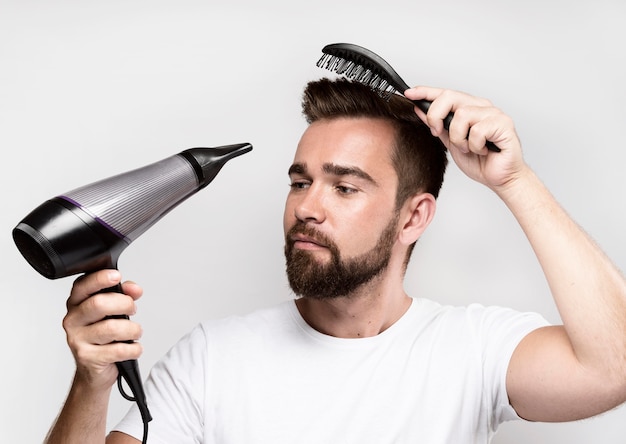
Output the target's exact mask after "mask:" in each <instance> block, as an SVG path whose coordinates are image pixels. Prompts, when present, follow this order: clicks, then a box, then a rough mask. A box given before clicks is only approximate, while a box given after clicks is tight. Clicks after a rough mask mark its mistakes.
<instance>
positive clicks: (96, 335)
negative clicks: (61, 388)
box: [63, 270, 143, 390]
mask: <svg viewBox="0 0 626 444" xmlns="http://www.w3.org/2000/svg"><path fill="white" fill-rule="evenodd" d="M120 280H121V275H120V273H119V271H117V270H101V271H98V272H95V273H91V274H88V275H85V276H81V277H80V278H78V279H77V280H76V281H75V282H74V285H73V287H72V291H71V293H70V297H69V298H68V300H67V315H66V316H65V318H64V319H63V328H64V329H65V332H66V333H67V342H68V344H69V346H70V349H71V350H72V354H73V355H74V359H75V360H76V377H77V378H79V379H80V380H81V381H82V383H83V384H86V385H88V386H90V388H91V389H92V390H107V389H109V388H110V387H111V385H112V384H113V383H114V382H115V380H116V379H117V367H116V366H115V362H119V361H125V360H128V359H138V358H139V356H140V355H141V352H142V347H141V344H140V343H138V342H132V343H127V342H124V341H137V340H138V339H139V338H140V337H141V333H142V330H141V326H140V325H139V324H137V323H135V322H133V321H131V320H128V319H124V318H121V319H120V318H117V319H105V318H106V317H107V316H113V315H128V316H131V315H133V314H135V312H136V306H135V301H136V300H137V299H139V298H140V297H141V294H142V293H143V290H142V289H141V287H140V286H139V285H137V284H135V283H133V282H125V283H124V284H122V290H123V292H124V294H121V293H114V292H107V293H101V291H102V289H104V288H111V287H114V286H116V285H117V284H119V283H120Z"/></svg>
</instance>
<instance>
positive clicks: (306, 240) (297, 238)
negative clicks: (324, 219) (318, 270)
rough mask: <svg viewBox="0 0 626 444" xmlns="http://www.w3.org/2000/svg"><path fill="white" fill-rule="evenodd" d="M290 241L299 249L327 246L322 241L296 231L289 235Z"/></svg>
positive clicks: (315, 248)
mask: <svg viewBox="0 0 626 444" xmlns="http://www.w3.org/2000/svg"><path fill="white" fill-rule="evenodd" d="M291 241H292V243H293V246H294V247H295V248H298V249H300V250H318V249H320V248H328V247H327V246H326V245H325V244H324V243H323V242H322V241H320V240H318V239H316V238H314V237H312V236H307V235H305V234H300V233H296V234H293V235H292V236H291Z"/></svg>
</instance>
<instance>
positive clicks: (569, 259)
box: [497, 170, 626, 381]
mask: <svg viewBox="0 0 626 444" xmlns="http://www.w3.org/2000/svg"><path fill="white" fill-rule="evenodd" d="M497 192H498V194H499V195H500V197H501V198H502V199H503V200H504V202H505V203H506V204H507V206H508V207H509V208H510V210H511V211H512V212H513V214H514V216H515V217H516V218H517V220H518V222H519V223H520V225H521V227H522V229H523V230H524V232H525V234H526V236H527V237H528V239H529V241H530V243H531V245H532V247H533V249H534V251H535V254H536V255H537V258H538V259H539V262H540V264H541V266H542V268H543V271H544V273H545V275H546V278H547V281H548V284H549V286H550V289H551V292H552V295H553V297H554V299H555V302H556V304H557V307H558V310H559V313H560V315H561V318H562V320H563V323H564V326H565V329H566V331H567V334H568V336H569V339H570V341H571V344H572V347H573V349H574V352H575V354H576V356H577V358H578V360H579V362H581V364H583V365H585V367H587V368H589V369H590V370H592V371H595V370H600V371H601V372H603V374H605V376H606V377H608V378H612V377H615V378H617V380H618V381H619V379H620V378H621V380H622V381H623V380H624V377H625V373H626V281H625V280H624V277H623V276H622V275H621V273H620V272H619V270H618V269H617V268H616V267H615V266H614V265H613V264H612V263H611V261H610V260H609V259H608V258H607V257H606V255H605V254H604V253H603V252H602V251H601V250H600V248H598V246H597V245H596V244H595V243H594V242H593V240H592V239H591V238H590V237H589V236H588V235H587V234H586V233H585V232H584V231H583V230H582V229H580V227H579V226H578V225H576V224H575V223H574V221H572V219H571V218H570V217H569V216H568V215H567V214H566V213H565V211H564V210H563V209H562V208H561V206H560V205H559V204H558V203H557V202H556V200H555V199H554V198H553V197H552V195H551V194H550V193H549V191H548V190H547V189H546V188H545V187H544V185H543V184H542V183H541V181H540V180H539V179H538V178H537V177H536V176H535V174H534V173H533V172H532V171H530V170H526V171H524V173H523V174H521V175H520V176H519V177H518V178H517V179H516V182H515V183H511V184H508V185H507V187H506V188H503V189H500V190H497Z"/></svg>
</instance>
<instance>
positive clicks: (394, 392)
mask: <svg viewBox="0 0 626 444" xmlns="http://www.w3.org/2000/svg"><path fill="white" fill-rule="evenodd" d="M544 325H547V322H546V321H545V320H544V319H543V318H541V317H540V316H538V315H536V314H532V313H519V312H516V311H513V310H510V309H504V308H499V307H483V306H480V305H471V306H469V307H449V306H441V305H439V304H437V303H435V302H432V301H429V300H426V299H414V300H413V302H412V304H411V307H410V308H409V310H408V311H407V313H406V314H405V315H404V316H403V317H402V318H401V319H400V320H398V321H397V322H396V323H395V324H394V325H392V326H391V327H390V328H388V329H387V330H385V331H384V332H382V333H381V334H379V335H377V336H374V337H369V338H361V339H344V338H335V337H331V336H327V335H324V334H322V333H319V332H318V331H316V330H314V329H313V328H311V327H310V326H309V325H308V324H307V323H306V322H305V321H304V320H303V319H302V317H301V316H300V314H299V312H298V309H297V308H296V306H295V303H294V302H293V301H289V302H285V303H283V304H280V305H278V306H276V307H273V308H269V309H265V310H261V311H258V312H255V313H253V314H250V315H247V316H243V317H240V316H237V317H229V318H226V319H222V320H217V321H207V322H203V323H201V324H200V325H198V326H197V327H196V328H195V329H194V330H193V331H191V332H190V333H189V334H188V335H187V336H185V337H184V338H183V339H182V340H181V341H180V342H179V343H178V344H177V345H176V346H175V347H173V348H172V350H170V352H169V353H168V354H167V355H166V356H165V357H164V358H163V359H162V360H161V361H160V362H159V363H157V364H156V365H155V367H154V368H153V369H152V371H151V373H150V376H149V378H148V380H147V381H146V385H145V389H146V395H147V400H148V407H149V409H150V412H151V414H152V416H153V418H154V419H153V421H152V422H151V423H150V429H149V430H150V431H149V438H148V442H149V443H150V444H157V443H163V444H174V443H175V444H182V443H205V444H209V443H211V444H213V443H216V444H217V443H219V444H235V443H236V444H254V443H263V444H269V443H271V444H282V443H284V444H296V443H297V444H302V443H307V444H308V443H310V444H339V443H342V444H343V443H351V444H363V443H373V444H386V443H389V444H391V443H393V444H401V443H427V444H437V443H442V444H443V443H454V444H463V443H487V442H489V440H490V438H491V436H492V435H493V433H494V432H495V431H496V429H497V427H498V425H499V424H500V423H501V422H503V421H506V420H509V419H515V418H517V415H516V414H515V411H514V410H513V408H512V407H511V406H510V405H509V401H508V396H507V392H506V385H505V381H506V372H507V367H508V363H509V360H510V357H511V355H512V353H513V350H514V349H515V347H516V346H517V344H518V343H519V342H520V340H521V339H522V338H523V337H524V336H525V335H526V334H528V333H529V332H530V331H532V330H534V329H536V328H538V327H541V326H544ZM116 430H120V431H123V432H125V433H127V434H130V435H133V436H135V437H136V438H137V439H139V440H141V435H142V424H141V419H140V416H139V413H138V411H137V409H136V408H135V407H132V408H131V410H130V412H129V413H128V415H127V416H126V417H125V418H124V419H123V420H122V422H121V423H120V424H119V425H118V427H117V428H116Z"/></svg>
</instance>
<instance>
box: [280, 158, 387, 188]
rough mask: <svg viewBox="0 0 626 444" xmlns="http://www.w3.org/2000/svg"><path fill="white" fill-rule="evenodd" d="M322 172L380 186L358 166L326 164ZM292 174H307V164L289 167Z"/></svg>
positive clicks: (296, 164)
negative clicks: (358, 179) (356, 178)
mask: <svg viewBox="0 0 626 444" xmlns="http://www.w3.org/2000/svg"><path fill="white" fill-rule="evenodd" d="M322 171H323V172H324V173H325V174H331V175H333V176H354V177H358V178H360V179H364V180H366V181H368V182H370V183H371V184H373V185H376V186H378V182H376V181H375V180H374V178H373V177H372V176H370V175H369V174H367V173H366V172H365V171H363V170H362V169H361V168H359V167H356V166H346V165H336V164H334V163H325V164H324V165H323V166H322ZM292 174H307V166H306V163H294V164H293V165H291V166H290V167H289V175H290V176H291V175H292Z"/></svg>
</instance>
